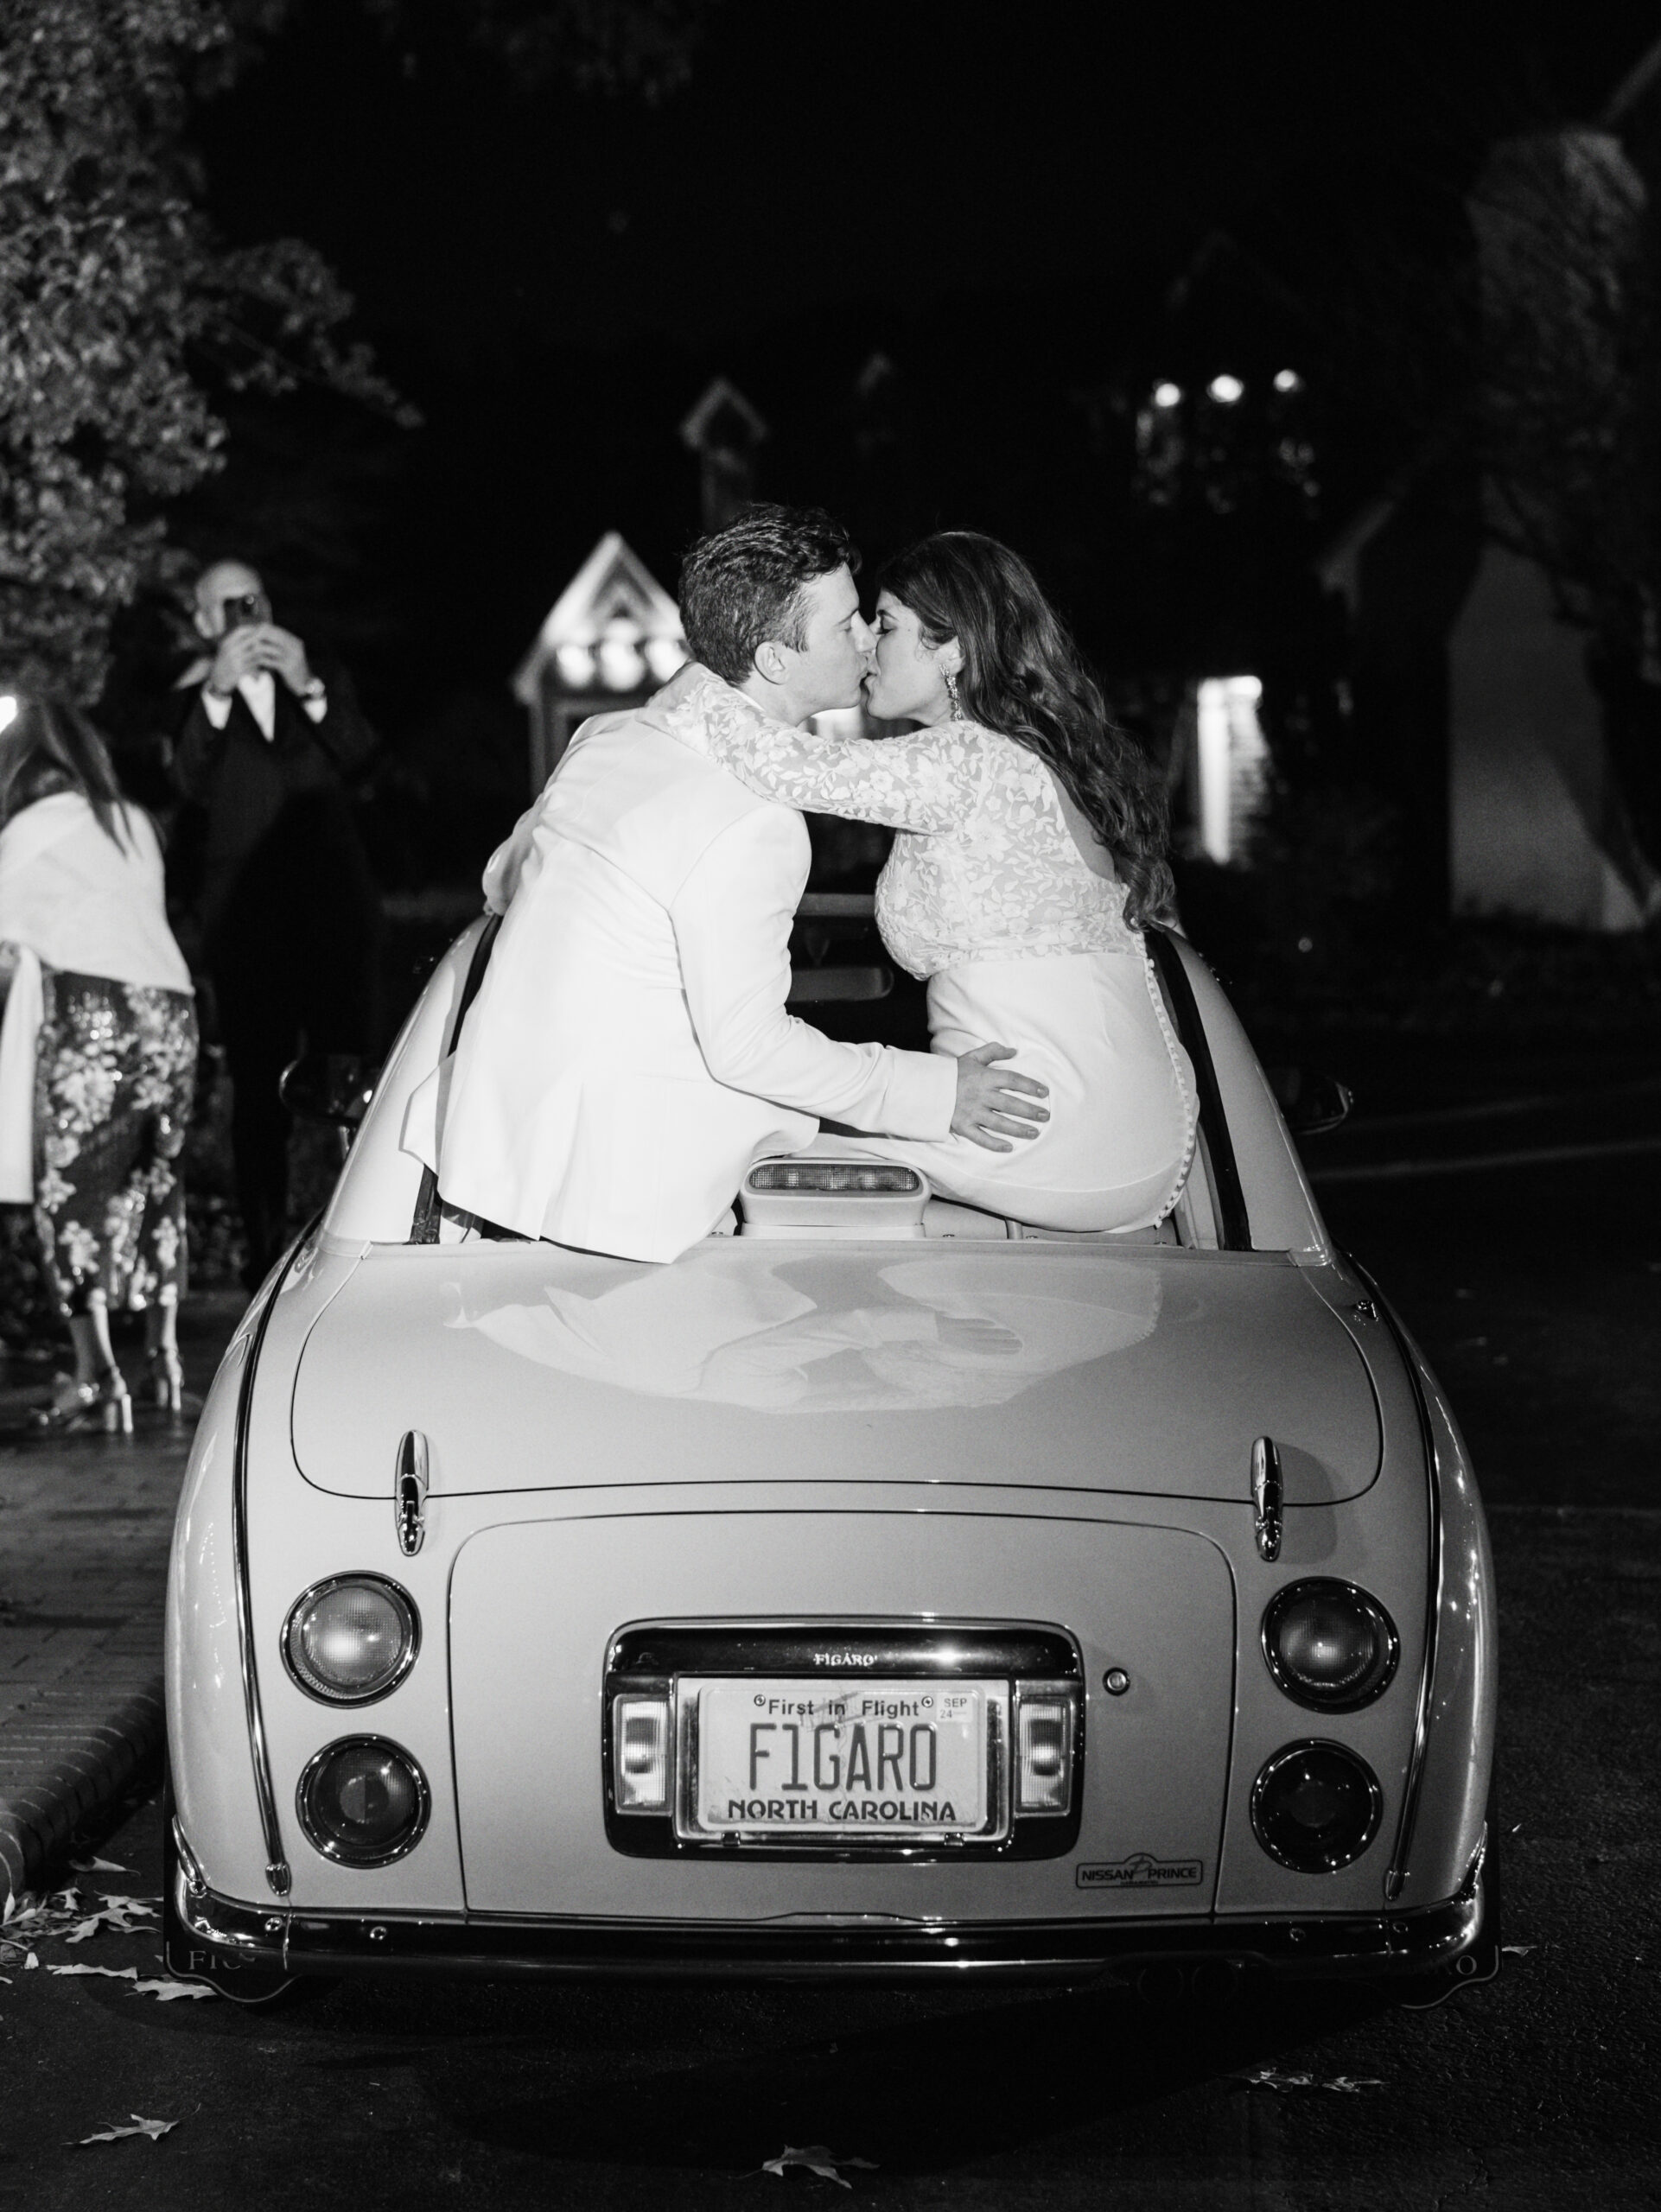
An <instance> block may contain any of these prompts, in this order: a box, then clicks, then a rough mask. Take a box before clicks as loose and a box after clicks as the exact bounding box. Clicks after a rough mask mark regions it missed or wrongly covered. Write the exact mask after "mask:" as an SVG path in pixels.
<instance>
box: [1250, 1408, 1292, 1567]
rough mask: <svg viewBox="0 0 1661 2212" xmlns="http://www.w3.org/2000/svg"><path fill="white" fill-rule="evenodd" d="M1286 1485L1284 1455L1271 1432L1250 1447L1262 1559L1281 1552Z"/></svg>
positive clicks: (1255, 1511) (1276, 1556) (1272, 1557)
mask: <svg viewBox="0 0 1661 2212" xmlns="http://www.w3.org/2000/svg"><path fill="white" fill-rule="evenodd" d="M1285 1497H1286V1486H1285V1484H1284V1483H1283V1482H1282V1479H1281V1455H1280V1453H1279V1452H1277V1451H1276V1449H1275V1440H1274V1438H1273V1437H1272V1436H1260V1437H1259V1438H1258V1439H1257V1442H1256V1443H1255V1444H1254V1445H1253V1446H1252V1447H1251V1510H1252V1513H1253V1515H1254V1516H1255V1528H1254V1534H1255V1535H1256V1536H1257V1556H1258V1558H1259V1559H1267V1560H1276V1559H1278V1558H1279V1557H1280V1555H1281V1511H1282V1505H1283V1503H1284V1502H1285Z"/></svg>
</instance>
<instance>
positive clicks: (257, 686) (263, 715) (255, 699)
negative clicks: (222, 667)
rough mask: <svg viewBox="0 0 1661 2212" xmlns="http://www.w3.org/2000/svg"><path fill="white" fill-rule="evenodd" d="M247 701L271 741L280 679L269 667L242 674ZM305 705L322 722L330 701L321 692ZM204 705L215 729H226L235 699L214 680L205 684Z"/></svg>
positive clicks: (244, 696) (242, 689) (261, 728)
mask: <svg viewBox="0 0 1661 2212" xmlns="http://www.w3.org/2000/svg"><path fill="white" fill-rule="evenodd" d="M237 689H238V690H239V691H240V692H241V694H242V696H243V698H244V699H245V701H246V702H247V707H248V711H249V713H250V714H251V715H252V716H253V718H254V720H255V721H257V722H258V724H259V730H260V734H261V736H262V737H264V740H265V741H266V742H267V744H270V741H272V740H273V739H274V738H275V737H276V735H277V678H276V677H275V676H273V675H272V673H271V671H270V669H269V668H256V669H252V670H251V671H250V672H249V673H248V674H247V675H246V676H245V677H241V678H240V679H239V682H238V684H237ZM300 703H301V705H302V707H303V708H304V709H305V710H306V712H307V714H308V715H310V717H311V719H312V721H315V722H320V721H321V720H322V719H323V716H324V715H326V714H327V713H328V698H327V697H326V696H324V695H323V694H322V693H321V692H320V693H319V694H318V696H316V697H315V699H302V700H301V702H300ZM202 707H203V709H204V711H205V712H206V714H207V719H208V721H211V722H212V723H213V727H214V728H215V729H223V728H225V725H226V722H228V721H230V719H231V702H230V700H229V699H228V698H227V697H226V695H225V694H224V693H223V692H222V691H216V690H214V689H213V685H212V684H211V683H204V684H203V686H202Z"/></svg>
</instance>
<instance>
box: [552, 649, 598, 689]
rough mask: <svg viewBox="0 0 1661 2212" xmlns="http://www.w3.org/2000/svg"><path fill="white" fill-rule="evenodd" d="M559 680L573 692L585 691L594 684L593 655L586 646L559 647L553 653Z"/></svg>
mask: <svg viewBox="0 0 1661 2212" xmlns="http://www.w3.org/2000/svg"><path fill="white" fill-rule="evenodd" d="M554 662H555V665H556V666H557V668H558V670H559V680H560V682H561V683H563V684H565V685H567V686H568V687H569V688H570V690H573V691H582V690H586V689H587V688H588V686H589V684H590V683H593V682H594V655H593V654H592V653H591V652H589V649H588V647H587V646H586V645H560V646H558V647H557V648H556V650H555V653H554Z"/></svg>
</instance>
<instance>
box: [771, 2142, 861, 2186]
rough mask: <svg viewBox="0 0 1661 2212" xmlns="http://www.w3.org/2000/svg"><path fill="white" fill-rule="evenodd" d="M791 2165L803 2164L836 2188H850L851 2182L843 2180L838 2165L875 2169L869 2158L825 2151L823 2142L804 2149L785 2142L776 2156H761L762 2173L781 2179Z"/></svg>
mask: <svg viewBox="0 0 1661 2212" xmlns="http://www.w3.org/2000/svg"><path fill="white" fill-rule="evenodd" d="M792 2166H804V2167H805V2168H806V2170H807V2171H808V2172H809V2173H811V2174H818V2177H819V2178H820V2179H821V2180H822V2181H833V2182H835V2183H836V2184H837V2188H838V2189H851V2188H852V2187H853V2185H854V2184H853V2183H852V2182H850V2181H844V2180H843V2177H842V2176H841V2175H840V2174H839V2173H838V2172H837V2167H838V2166H863V2167H864V2168H865V2170H866V2171H867V2172H868V2173H875V2171H876V2164H875V2160H874V2159H871V2158H843V2157H841V2156H840V2155H839V2153H837V2152H835V2151H827V2150H826V2148H825V2146H824V2144H823V2143H810V2144H809V2145H807V2147H806V2149H805V2150H798V2149H797V2147H796V2145H794V2144H793V2143H786V2145H785V2147H784V2149H783V2150H782V2151H780V2153H779V2155H778V2157H777V2158H763V2159H762V2161H761V2171H762V2172H763V2173H764V2174H777V2175H778V2176H779V2177H780V2180H781V2181H782V2180H783V2178H784V2177H785V2174H786V2171H787V2170H788V2169H789V2168H790V2167H792Z"/></svg>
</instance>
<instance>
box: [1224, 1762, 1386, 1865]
mask: <svg viewBox="0 0 1661 2212" xmlns="http://www.w3.org/2000/svg"><path fill="white" fill-rule="evenodd" d="M1383 1812H1384V1793H1383V1791H1382V1790H1381V1789H1379V1787H1378V1780H1377V1778H1376V1777H1375V1776H1374V1774H1373V1772H1372V1770H1371V1767H1369V1766H1368V1765H1367V1764H1365V1761H1364V1760H1361V1759H1359V1758H1357V1757H1356V1756H1355V1753H1354V1752H1353V1751H1346V1750H1345V1748H1344V1746H1343V1745H1341V1744H1315V1743H1310V1744H1289V1745H1287V1746H1286V1749H1285V1750H1284V1751H1276V1754H1275V1756H1274V1758H1272V1759H1270V1761H1269V1763H1268V1764H1267V1765H1266V1766H1265V1767H1264V1768H1263V1772H1262V1773H1261V1774H1260V1775H1259V1776H1258V1777H1257V1780H1256V1782H1255V1783H1253V1784H1252V1785H1251V1827H1252V1832H1253V1834H1255V1835H1256V1836H1257V1840H1258V1842H1259V1843H1260V1844H1262V1846H1263V1849H1264V1850H1265V1851H1266V1852H1267V1853H1269V1855H1270V1858H1271V1859H1278V1860H1279V1862H1280V1864H1281V1865H1282V1866H1289V1867H1291V1868H1292V1869H1293V1871H1294V1872H1296V1873H1299V1874H1335V1873H1336V1872H1338V1870H1339V1868H1340V1866H1349V1865H1350V1864H1351V1863H1352V1861H1353V1860H1355V1859H1359V1857H1360V1856H1361V1853H1363V1852H1364V1851H1365V1849H1366V1847H1367V1846H1368V1845H1369V1844H1370V1843H1371V1841H1372V1839H1373V1838H1374V1836H1375V1835H1377V1834H1378V1821H1379V1818H1380V1816H1381V1815H1382V1814H1383Z"/></svg>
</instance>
